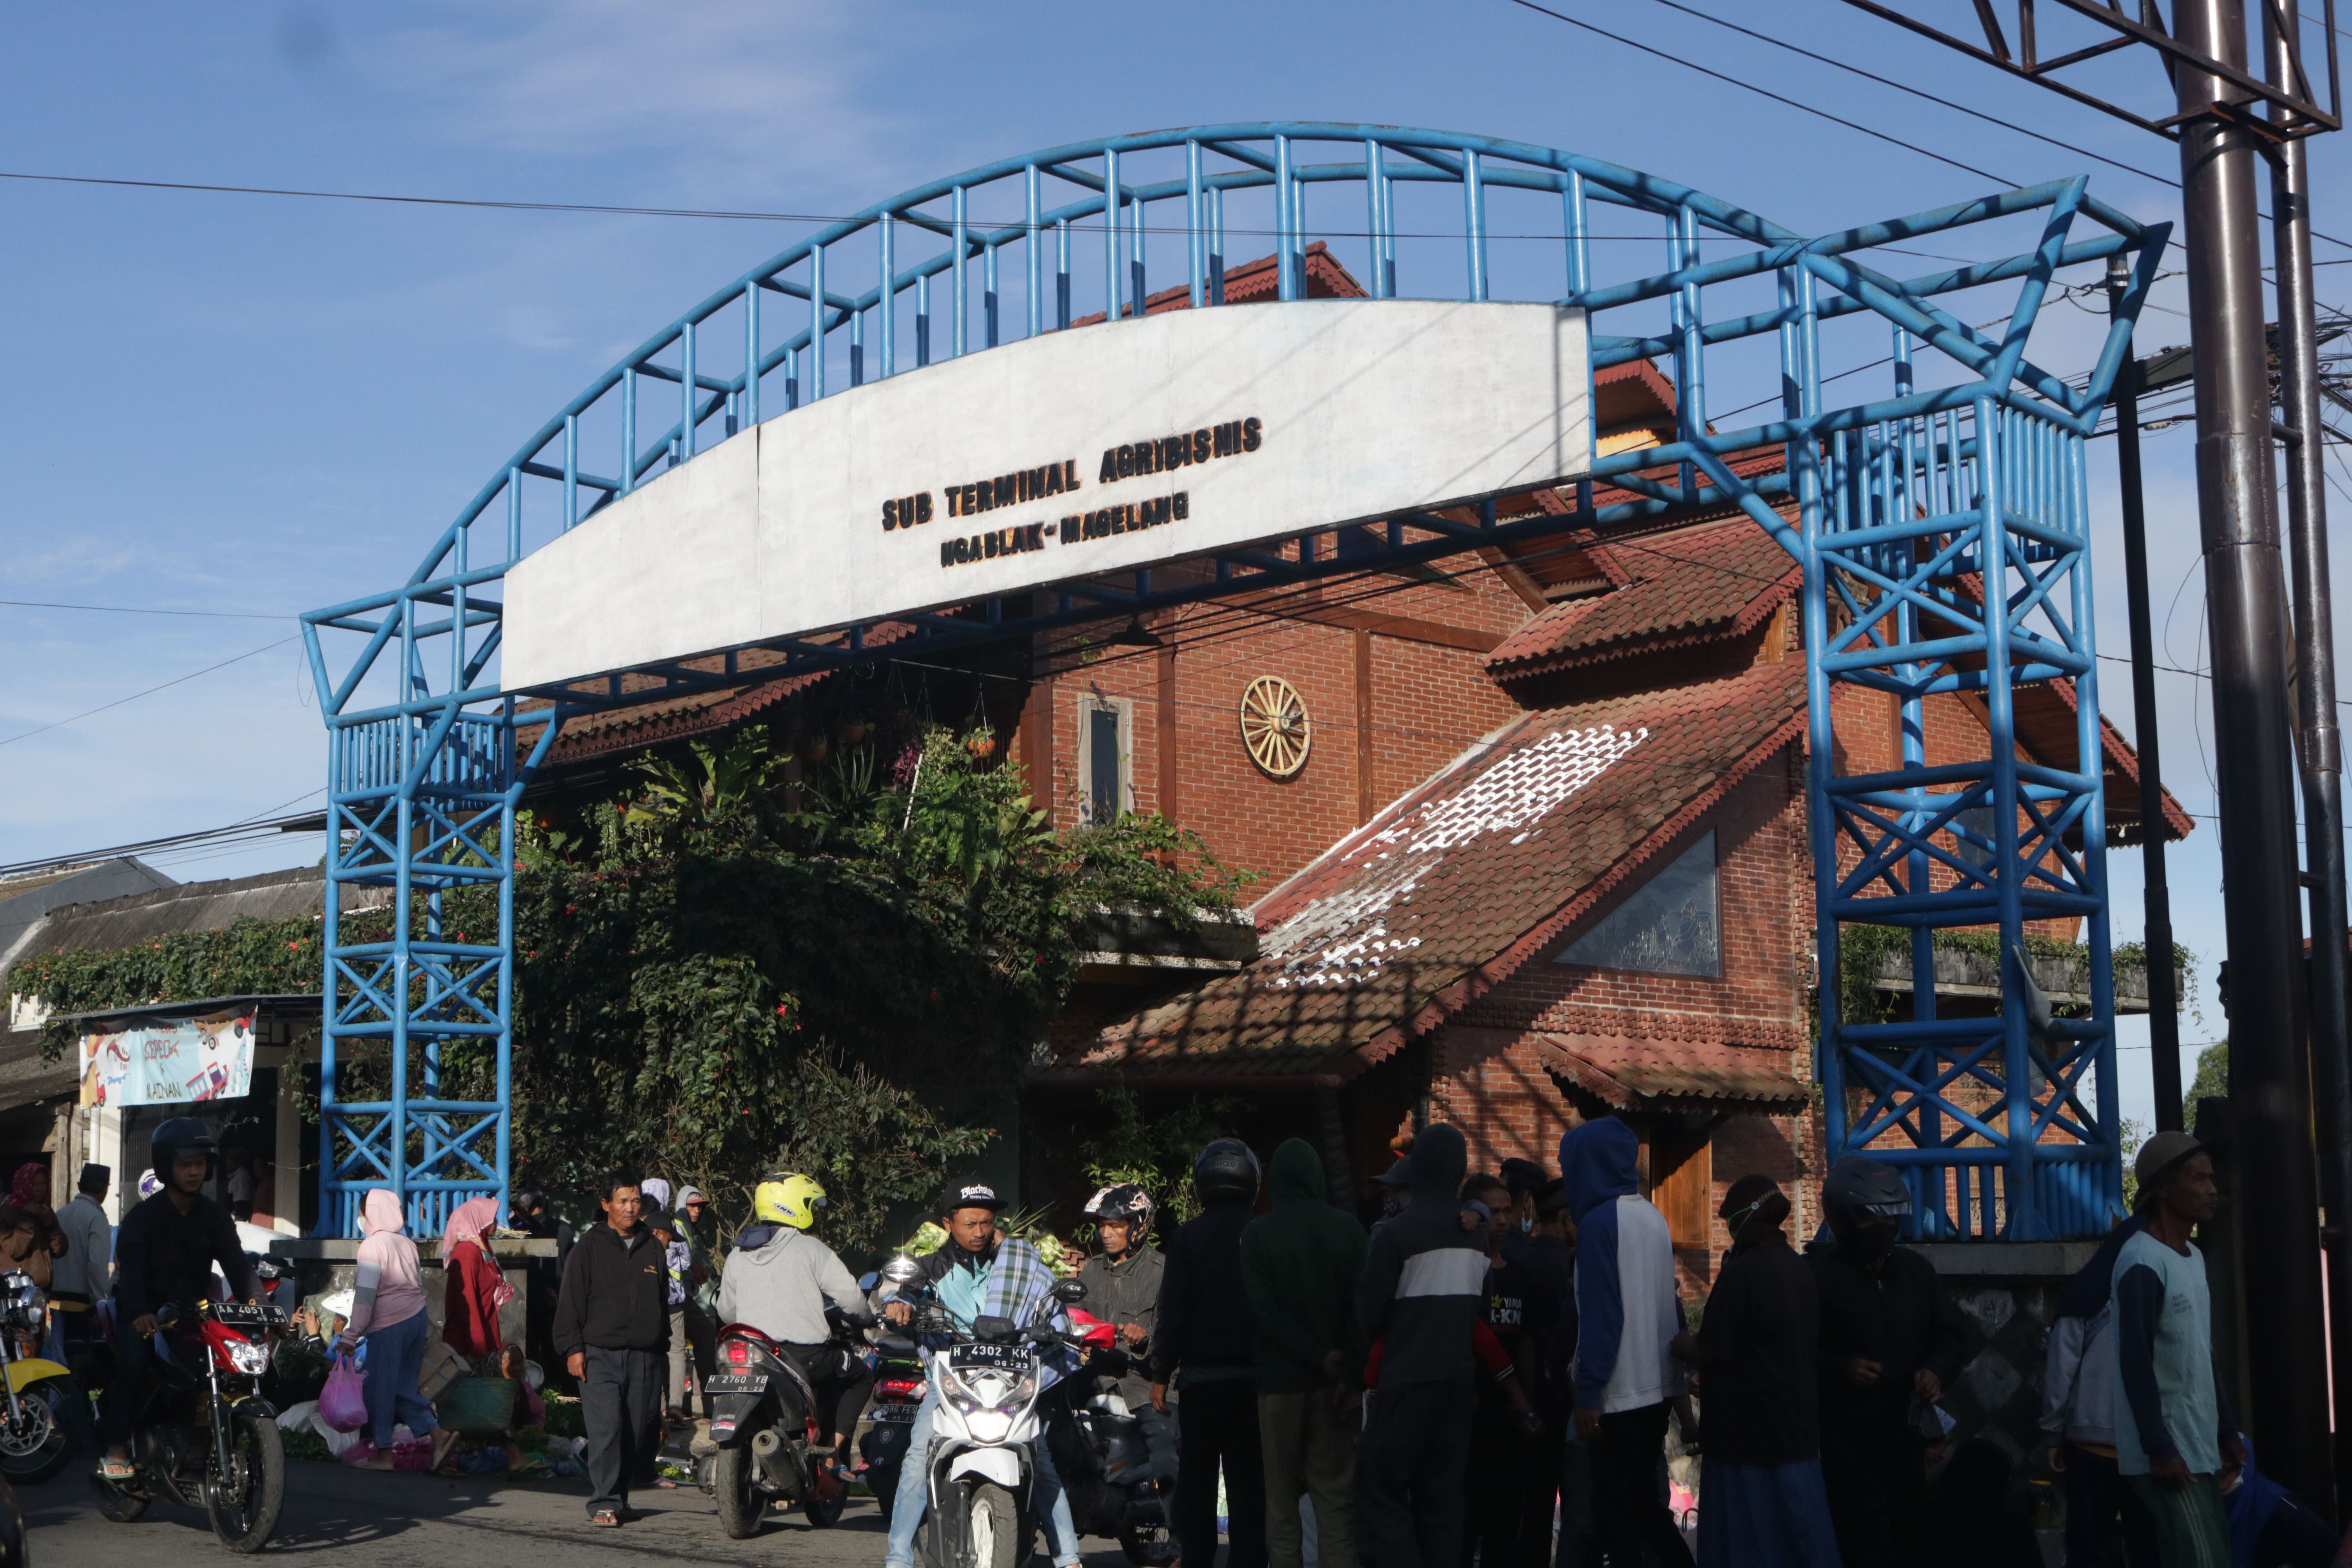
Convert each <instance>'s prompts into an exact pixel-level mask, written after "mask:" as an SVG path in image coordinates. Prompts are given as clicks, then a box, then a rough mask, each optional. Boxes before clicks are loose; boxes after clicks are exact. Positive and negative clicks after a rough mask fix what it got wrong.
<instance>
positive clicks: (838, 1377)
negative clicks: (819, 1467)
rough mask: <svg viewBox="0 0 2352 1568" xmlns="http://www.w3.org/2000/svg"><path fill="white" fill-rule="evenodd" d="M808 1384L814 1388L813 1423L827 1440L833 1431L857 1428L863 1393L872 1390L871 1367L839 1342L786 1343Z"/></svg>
mask: <svg viewBox="0 0 2352 1568" xmlns="http://www.w3.org/2000/svg"><path fill="white" fill-rule="evenodd" d="M783 1348H784V1349H785V1350H786V1351H788V1352H791V1354H792V1357H793V1360H794V1361H796V1362H798V1363H800V1367H801V1371H803V1372H804V1373H807V1374H808V1380H809V1386H810V1387H811V1388H814V1390H816V1424H817V1425H818V1426H823V1427H824V1435H825V1438H826V1440H827V1441H830V1440H831V1439H832V1438H833V1436H834V1435H835V1433H839V1434H840V1435H841V1436H845V1437H846V1436H850V1435H851V1434H852V1433H854V1432H856V1430H857V1418H858V1416H859V1415H863V1414H864V1413H865V1410H866V1395H867V1394H872V1393H873V1392H874V1369H873V1368H872V1367H870V1366H867V1365H866V1363H865V1362H864V1361H862V1360H861V1359H859V1358H858V1357H856V1356H854V1355H851V1354H850V1353H849V1352H847V1351H845V1350H843V1349H842V1348H841V1347H840V1346H839V1345H830V1344H826V1345H795V1344H789V1343H787V1344H785V1345H784V1347H783Z"/></svg>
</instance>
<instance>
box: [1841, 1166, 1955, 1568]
mask: <svg viewBox="0 0 2352 1568" xmlns="http://www.w3.org/2000/svg"><path fill="white" fill-rule="evenodd" d="M1822 1208H1823V1209H1824V1210H1826V1211H1827V1213H1828V1215H1829V1227H1830V1234H1831V1236H1832V1237H1833V1239H1832V1240H1829V1241H1815V1242H1814V1243H1813V1244H1812V1245H1811V1247H1807V1248H1806V1255H1805V1262H1806V1263H1807V1265H1808V1266H1809V1267H1811V1269H1812V1271H1813V1284H1814V1287H1815V1289H1817V1290H1818V1291H1819V1292H1820V1296H1821V1312H1822V1337H1821V1349H1820V1351H1819V1352H1818V1355H1819V1360H1818V1362H1817V1371H1818V1374H1819V1378H1820V1384H1821V1398H1822V1481H1823V1482H1824V1483H1825V1484H1826V1485H1827V1487H1828V1489H1829V1499H1830V1518H1831V1519H1832V1521H1833V1522H1835V1524H1836V1525H1837V1537H1838V1554H1839V1555H1840V1556H1841V1557H1842V1558H1843V1559H1844V1562H1845V1568H1894V1565H1895V1564H1904V1563H1909V1561H1910V1559H1911V1557H1912V1556H1913V1555H1914V1546H1915V1544H1916V1543H1915V1542H1914V1541H1913V1539H1912V1538H1913V1536H1914V1535H1915V1534H1916V1531H1917V1529H1918V1527H1919V1524H1920V1521H1923V1520H1924V1519H1925V1518H1926V1517H1927V1468H1926V1459H1927V1442H1926V1439H1925V1438H1924V1437H1922V1436H1921V1435H1920V1427H1919V1425H1918V1423H1917V1421H1916V1420H1915V1419H1914V1415H1915V1411H1914V1405H1915V1402H1916V1405H1919V1406H1923V1407H1924V1406H1927V1405H1934V1404H1936V1403H1937V1401H1939V1400H1941V1399H1942V1398H1943V1396H1944V1385H1945V1384H1947V1383H1949V1382H1950V1381H1951V1380H1952V1379H1953V1378H1954V1377H1956V1376H1958V1373H1959V1370H1960V1367H1961V1365H1962V1364H1963V1363H1965V1362H1966V1361H1967V1359H1968V1355H1969V1338H1968V1326H1967V1323H1966V1321H1965V1320H1963V1319H1962V1318H1961V1316H1960V1310H1959V1308H1958V1306H1957V1305H1955V1304H1954V1302H1953V1300H1952V1299H1951V1297H1950V1296H1948V1295H1947V1294H1946V1293H1945V1291H1944V1287H1943V1282H1942V1281H1941V1280H1939V1279H1937V1277H1936V1270H1935V1268H1934V1267H1933V1266H1932V1265H1931V1264H1929V1263H1928V1261H1927V1259H1926V1258H1922V1257H1920V1256H1919V1255H1918V1254H1917V1253H1916V1252H1913V1251H1912V1250H1910V1249H1909V1248H1908V1247H1897V1246H1895V1230H1896V1227H1897V1226H1899V1225H1900V1223H1901V1221H1902V1218H1903V1216H1904V1215H1906V1214H1908V1213H1909V1212H1910V1209H1911V1194H1910V1191H1909V1189H1908V1188H1906V1187H1905V1186H1904V1184H1903V1178H1902V1177H1901V1176H1900V1175H1898V1174H1896V1173H1895V1171H1894V1170H1892V1169H1891V1168H1889V1167H1888V1166H1885V1165H1884V1164H1881V1163H1879V1162H1877V1161H1876V1160H1873V1159H1871V1158H1870V1157H1869V1156H1868V1155H1865V1154H1849V1155H1847V1156H1846V1157H1845V1158H1844V1159H1843V1160H1840V1161H1839V1162H1838V1163H1836V1164H1834V1165H1832V1166H1831V1167H1830V1173H1829V1176H1828V1179H1827V1180H1825V1181H1824V1182H1823V1183H1822ZM1916 1414H1918V1415H1922V1416H1925V1412H1924V1410H1921V1411H1919V1412H1917V1413H1916ZM1926 1418H1928V1419H1932V1417H1926Z"/></svg>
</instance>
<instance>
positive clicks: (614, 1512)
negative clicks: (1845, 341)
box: [588, 1508, 621, 1530]
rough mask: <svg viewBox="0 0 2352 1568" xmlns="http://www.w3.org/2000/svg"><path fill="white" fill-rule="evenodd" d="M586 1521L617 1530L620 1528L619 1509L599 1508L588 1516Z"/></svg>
mask: <svg viewBox="0 0 2352 1568" xmlns="http://www.w3.org/2000/svg"><path fill="white" fill-rule="evenodd" d="M588 1522H589V1523H591V1524H597V1525H603V1526H604V1527H606V1528H608V1529H612V1530H618V1529H620V1528H621V1514H620V1510H618V1509H610V1508H600V1509H598V1510H596V1511H595V1512H594V1513H592V1514H590V1515H589V1516H588Z"/></svg>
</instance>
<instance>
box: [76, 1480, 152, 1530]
mask: <svg viewBox="0 0 2352 1568" xmlns="http://www.w3.org/2000/svg"><path fill="white" fill-rule="evenodd" d="M89 1490H90V1495H91V1496H92V1497H94V1498H96V1499H97V1500H98V1511H99V1512H100V1513H101V1514H103V1515H104V1516H105V1517H107V1518H108V1519H110V1520H112V1521H114V1522H115V1523H117V1524H129V1523H130V1522H131V1521H132V1520H134V1519H137V1518H138V1517H139V1516H140V1515H141V1514H143V1513H145V1512H146V1511H147V1504H148V1503H149V1502H150V1501H151V1499H150V1498H149V1497H148V1496H147V1494H146V1493H145V1492H134V1491H125V1490H124V1489H122V1488H121V1487H119V1486H116V1485H115V1484H114V1483H113V1482H112V1481H110V1480H108V1479H106V1478H105V1477H104V1476H101V1475H98V1474H95V1473H93V1474H92V1475H91V1476H90V1478H89Z"/></svg>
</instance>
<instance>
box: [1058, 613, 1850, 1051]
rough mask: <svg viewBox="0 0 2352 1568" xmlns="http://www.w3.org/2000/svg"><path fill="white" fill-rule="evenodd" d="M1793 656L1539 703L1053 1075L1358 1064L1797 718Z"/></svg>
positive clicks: (1765, 748) (1563, 924)
mask: <svg viewBox="0 0 2352 1568" xmlns="http://www.w3.org/2000/svg"><path fill="white" fill-rule="evenodd" d="M1804 701H1805V683H1804V667H1803V666H1802V664H1801V663H1800V662H1798V661H1795V660H1790V661H1789V662H1787V663H1783V664H1777V665H1770V664H1765V665H1758V666H1756V667H1754V668H1750V669H1748V671H1746V672H1744V673H1742V674H1740V675H1738V676H1736V677H1732V678H1729V679H1721V680H1714V681H1706V682H1703V683H1699V684H1695V685H1691V686H1686V687H1682V688H1679V689H1674V690H1668V691H1657V692H1645V693H1640V694H1637V695H1633V696H1626V697H1616V698H1611V699H1606V700H1598V701H1593V702H1587V703H1582V704H1579V705H1577V706H1574V707H1569V708H1560V709H1556V710H1551V711H1549V712H1538V713H1530V714H1528V715H1526V716H1525V717H1523V718H1521V719H1520V720H1518V721H1516V722H1514V723H1513V724H1511V725H1510V726H1508V727H1507V729H1506V730H1504V731H1502V732H1501V733H1500V734H1499V736H1498V737H1496V739H1494V740H1493V741H1491V742H1486V743H1484V744H1482V745H1480V746H1478V747H1476V748H1474V749H1473V750H1472V751H1470V752H1465V754H1464V755H1463V756H1461V757H1460V758H1457V759H1456V760H1455V761H1454V763H1452V764H1450V765H1448V766H1447V767H1446V768H1445V769H1444V770H1443V771H1442V772H1440V773H1438V774H1437V775H1436V776H1435V777H1434V778H1433V779H1431V780H1430V781H1429V782H1428V783H1426V784H1423V785H1422V787H1421V788H1419V789H1417V790H1415V791H1413V792H1412V794H1411V795H1406V796H1404V797H1403V798H1402V799H1401V800H1399V801H1397V802H1395V803H1394V804H1393V805H1390V806H1389V807H1388V809H1386V810H1385V811H1383V812H1381V814H1380V816H1376V817H1375V818H1373V819H1372V821H1371V822H1370V823H1368V824H1367V825H1366V826H1363V827H1361V828H1360V829H1358V830H1357V831H1356V832H1355V833H1354V834H1352V835H1350V836H1349V837H1348V838H1346V839H1344V840H1342V841H1341V842H1340V843H1339V845H1337V846H1335V847H1333V848H1332V849H1330V850H1329V851H1328V852H1326V853H1325V854H1324V855H1323V856H1322V857H1321V858H1318V860H1316V861H1315V862H1314V863H1313V864H1311V865H1309V866H1308V867H1307V868H1306V869H1305V870H1303V871H1301V872H1299V873H1298V874H1297V876H1295V877H1293V878H1292V879H1290V880H1289V881H1287V882H1286V883H1284V884H1283V885H1282V886H1281V887H1280V888H1277V889H1275V891H1274V892H1272V893H1270V894H1268V895H1267V897H1266V898H1265V900H1263V901H1262V902H1260V903H1259V905H1258V906H1257V908H1256V909H1255V910H1254V911H1253V913H1254V914H1255V916H1256V919H1257V922H1258V926H1259V929H1260V930H1261V931H1264V932H1265V936H1264V938H1263V939H1262V942H1261V955H1260V957H1259V959H1258V960H1257V962H1256V963H1253V964H1252V965H1251V966H1250V967H1249V968H1247V969H1245V970H1244V971H1242V972H1241V973H1238V974H1234V975H1227V976H1224V977H1222V978H1220V979H1218V980H1215V981H1213V982H1211V983H1210V984H1207V985H1204V986H1202V987H1201V988H1200V989H1199V990H1196V991H1192V992H1189V993H1187V994H1183V995H1181V996H1178V997H1176V998H1175V999H1173V1000H1172V1001H1170V1002H1167V1003H1164V1004H1162V1005H1159V1006H1157V1007H1153V1008H1151V1009H1150V1010H1148V1011H1146V1012H1144V1013H1142V1014H1141V1015H1139V1016H1137V1017H1135V1018H1132V1019H1129V1020H1126V1021H1124V1022H1122V1023H1120V1024H1118V1025H1114V1026H1112V1027H1110V1028H1108V1029H1106V1030H1104V1031H1103V1032H1102V1033H1100V1034H1099V1035H1097V1036H1096V1037H1094V1038H1093V1039H1092V1040H1091V1041H1089V1042H1088V1043H1087V1047H1085V1048H1084V1049H1082V1050H1080V1051H1078V1052H1076V1053H1075V1054H1074V1055H1072V1056H1070V1057H1067V1058H1064V1060H1063V1061H1062V1062H1060V1063H1057V1064H1056V1065H1055V1067H1053V1068H1047V1069H1045V1073H1044V1075H1043V1076H1044V1077H1045V1078H1046V1079H1049V1080H1050V1079H1055V1078H1073V1079H1084V1078H1089V1077H1093V1076H1095V1075H1097V1074H1099V1073H1101V1072H1103V1071H1105V1070H1108V1069H1113V1068H1116V1069H1118V1070H1121V1071H1146V1072H1170V1073H1183V1072H1186V1071H1188V1070H1190V1071H1195V1072H1197V1071H1200V1070H1202V1069H1203V1068H1214V1069H1215V1070H1217V1071H1221V1072H1237V1073H1297V1072H1302V1071H1311V1070H1318V1069H1320V1070H1326V1071H1328V1070H1335V1068H1336V1070H1339V1071H1343V1072H1345V1071H1352V1070H1357V1069H1359V1068H1361V1067H1363V1066H1366V1065H1369V1064H1370V1062H1371V1061H1373V1060H1377V1059H1378V1058H1380V1057H1381V1056H1384V1055H1386V1054H1387V1053H1388V1052H1389V1051H1390V1050H1391V1049H1393V1048H1394V1047H1396V1046H1397V1045H1398V1044H1400V1043H1402V1040H1403V1039H1404V1037H1406V1035H1408V1034H1410V1033H1412V1032H1417V1031H1420V1030H1423V1029H1427V1028H1429V1027H1431V1026H1433V1025H1434V1024H1436V1023H1437V1022H1438V1021H1439V1020H1441V1019H1442V1018H1444V1016H1447V1015H1448V1014H1450V1013H1452V1012H1453V1011H1454V1010H1455V1009H1457V1008H1459V1007H1461V1006H1462V1005H1464V1004H1465V1003H1467V1002H1469V1001H1470V1000H1472V999H1473V998H1474V997H1475V996H1476V995H1478V994H1483V993H1484V992H1485V991H1486V990H1488V989H1490V988H1491V987H1492V986H1494V985H1495V984H1498V983H1499V982H1500V981H1502V980H1503V979H1504V978H1506V977H1507V975H1508V974H1510V973H1512V972H1513V971H1515V970H1516V969H1517V968H1518V966H1519V965H1520V964H1522V963H1526V962H1527V961H1528V959H1530V958H1532V957H1534V956H1535V955H1536V954H1537V953H1538V952H1541V951H1546V950H1548V949H1549V945H1550V944H1551V943H1552V942H1555V941H1556V940H1557V939H1558V938H1559V935H1560V934H1561V933H1563V932H1564V931H1566V930H1567V929H1568V927H1569V925H1570V923H1572V922H1573V921H1575V920H1577V919H1578V918H1580V916H1581V915H1582V914H1583V912H1584V911H1585V910H1587V909H1589V908H1590V907H1591V905H1592V903H1593V902H1594V901H1595V900H1598V899H1600V898H1601V897H1602V896H1603V895H1604V894H1605V893H1606V892H1607V891H1608V890H1609V889H1611V888H1612V887H1614V886H1615V885H1616V884H1617V883H1618V882H1620V881H1621V880H1622V879H1624V878H1625V877H1627V876H1629V875H1632V874H1633V873H1634V871H1635V870H1636V868H1638V867H1639V866H1640V865H1641V864H1642V863H1643V861H1644V860H1645V859H1646V858H1648V856H1649V855H1650V854H1652V853H1653V852H1654V851H1655V850H1656V849H1657V848H1658V847H1661V846H1662V845H1664V843H1666V842H1667V841H1668V840H1669V839H1671V838H1672V837H1674V836H1675V834H1676V833H1678V832H1680V831H1681V830H1682V828H1683V827H1684V826H1687V825H1688V824H1689V823H1690V822H1692V821H1694V820H1696V818H1697V817H1698V816H1699V815H1700V814H1702V813H1703V812H1705V811H1706V809H1707V808H1708V807H1710V806H1711V805H1713V804H1714V803H1715V802H1716V801H1717V800H1718V799H1720V798H1721V796H1722V795H1723V794H1724V792H1726V791H1727V790H1728V789H1729V788H1730V787H1731V786H1732V784H1735V783H1736V782H1738V779H1739V778H1741V777H1743V776H1745V775H1746V774H1747V773H1748V772H1750V771H1751V770H1753V769H1754V768H1755V767H1756V766H1757V765H1758V764H1759V763H1762V762H1763V761H1764V760H1765V759H1767V758H1768V757H1769V756H1771V755H1772V754H1773V753H1775V752H1777V751H1779V750H1780V747H1781V746H1782V745H1784V744H1786V743H1787V742H1790V741H1792V740H1794V739H1795V738H1796V737H1797V736H1798V734H1799V733H1800V732H1801V730H1802V727H1803V723H1804Z"/></svg>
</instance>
